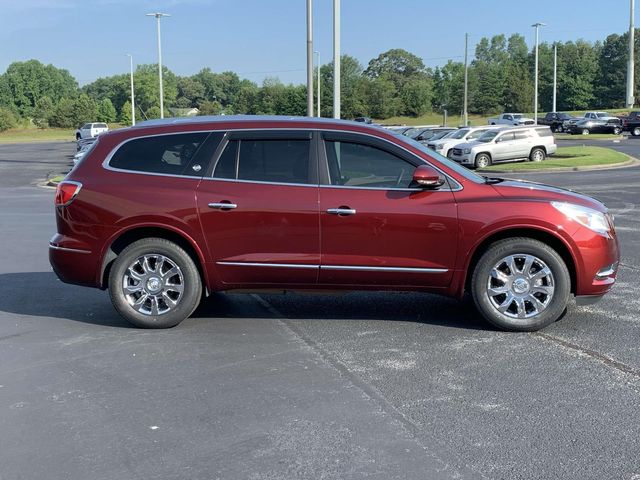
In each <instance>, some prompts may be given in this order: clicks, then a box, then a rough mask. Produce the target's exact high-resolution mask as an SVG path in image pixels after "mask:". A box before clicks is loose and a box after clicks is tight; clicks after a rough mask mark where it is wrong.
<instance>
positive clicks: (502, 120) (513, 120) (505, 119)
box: [487, 113, 536, 126]
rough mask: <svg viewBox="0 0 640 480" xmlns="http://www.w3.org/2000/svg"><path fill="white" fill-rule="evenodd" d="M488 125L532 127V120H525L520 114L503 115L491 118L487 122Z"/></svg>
mask: <svg viewBox="0 0 640 480" xmlns="http://www.w3.org/2000/svg"><path fill="white" fill-rule="evenodd" d="M487 123H488V124H489V125H515V126H520V125H533V124H534V123H536V122H534V121H533V119H532V118H527V117H525V116H524V115H523V114H521V113H503V114H502V115H500V116H498V117H491V118H490V119H489V120H487Z"/></svg>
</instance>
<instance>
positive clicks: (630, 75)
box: [627, 0, 635, 108]
mask: <svg viewBox="0 0 640 480" xmlns="http://www.w3.org/2000/svg"><path fill="white" fill-rule="evenodd" d="M634 4H635V1H634V0H630V1H629V7H630V9H629V64H628V66H627V108H633V104H634V103H635V98H634V92H633V87H634V69H635V59H634V55H635V53H634V42H635V38H634V37H635V25H634V24H635V22H634V19H633V16H634V10H635V6H634Z"/></svg>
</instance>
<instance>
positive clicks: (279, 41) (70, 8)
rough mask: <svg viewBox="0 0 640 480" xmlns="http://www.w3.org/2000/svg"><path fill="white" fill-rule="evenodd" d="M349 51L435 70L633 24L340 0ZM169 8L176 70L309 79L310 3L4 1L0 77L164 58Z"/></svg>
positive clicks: (325, 56) (500, 3) (322, 42)
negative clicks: (32, 65) (402, 53)
mask: <svg viewBox="0 0 640 480" xmlns="http://www.w3.org/2000/svg"><path fill="white" fill-rule="evenodd" d="M341 4H342V8H341V12H342V29H341V33H342V36H341V37H342V40H341V42H342V53H343V54H348V55H351V56H354V57H356V58H357V59H358V60H359V61H360V62H361V63H362V64H363V66H364V67H366V65H367V63H368V62H369V60H371V59H372V58H375V57H377V56H378V55H379V54H380V53H382V52H384V51H386V50H389V49H392V48H403V49H405V50H408V51H410V52H411V53H414V54H415V55H417V56H418V57H420V58H422V59H423V61H424V63H425V64H426V65H427V66H429V67H435V66H437V65H443V64H445V63H446V62H447V60H448V59H452V60H456V61H462V59H463V54H464V34H465V32H467V33H469V48H470V52H471V53H473V47H474V46H475V44H476V43H477V42H478V41H479V40H480V38H482V37H483V36H491V35H496V34H500V33H504V34H506V35H507V36H508V35H509V34H511V33H520V34H522V35H523V36H524V37H525V39H526V40H527V43H528V44H529V45H530V46H532V45H533V43H534V29H533V28H532V27H531V24H532V23H535V22H544V23H546V24H547V26H546V27H543V28H541V29H540V41H541V42H543V41H547V42H553V41H556V40H559V41H567V40H577V39H580V38H581V39H585V40H589V41H596V40H603V39H604V38H606V36H607V35H609V34H610V33H623V32H624V31H626V30H627V29H628V26H629V0H535V1H526V0H455V1H443V0H402V1H399V0H342V1H341ZM157 11H159V12H165V13H168V14H170V15H171V17H168V18H164V19H163V20H162V57H163V64H165V65H166V66H167V67H169V68H170V69H171V70H172V71H173V72H175V73H177V74H179V75H192V74H194V73H197V72H198V71H199V70H200V69H202V68H203V67H209V68H211V69H212V70H213V71H215V72H221V71H226V70H232V71H235V72H236V73H238V74H239V75H240V77H242V78H248V79H250V80H253V81H255V82H257V83H261V82H262V81H263V79H264V78H266V77H278V78H280V80H282V81H283V82H285V83H304V82H305V81H306V80H305V75H306V73H305V72H306V70H305V62H306V0H0V72H4V71H5V70H6V68H7V66H8V65H9V64H11V63H12V62H14V61H23V60H28V59H31V58H35V59H38V60H40V61H41V62H43V63H52V64H54V65H55V66H57V67H59V68H66V69H67V70H69V71H70V72H71V74H72V75H73V76H74V77H75V78H76V79H77V80H78V82H79V83H80V85H84V84H87V83H90V82H92V81H93V80H95V79H96V78H99V77H102V76H108V75H114V74H118V73H126V72H128V70H129V58H128V57H127V56H126V54H127V53H131V54H132V55H133V57H134V62H135V63H136V64H142V63H156V62H157V46H156V45H157V44H156V42H157V40H156V23H155V22H156V21H155V19H154V18H152V17H146V16H145V13H150V12H157ZM332 15H333V0H313V16H314V21H313V27H314V28H313V31H314V50H318V51H319V52H320V57H321V58H320V60H321V63H323V64H324V63H328V62H329V61H330V60H331V59H332V58H333V45H332V39H333V23H332Z"/></svg>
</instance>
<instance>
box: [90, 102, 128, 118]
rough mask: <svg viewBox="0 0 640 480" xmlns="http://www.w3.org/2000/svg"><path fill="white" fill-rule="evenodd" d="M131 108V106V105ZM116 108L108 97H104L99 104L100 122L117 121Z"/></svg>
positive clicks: (98, 116)
mask: <svg viewBox="0 0 640 480" xmlns="http://www.w3.org/2000/svg"><path fill="white" fill-rule="evenodd" d="M129 108H131V106H129ZM116 115H117V112H116V108H115V107H114V106H113V103H111V100H109V99H108V98H105V99H103V100H102V101H101V102H100V104H99V105H98V115H97V117H96V118H97V119H98V121H99V122H105V123H111V122H115V121H116Z"/></svg>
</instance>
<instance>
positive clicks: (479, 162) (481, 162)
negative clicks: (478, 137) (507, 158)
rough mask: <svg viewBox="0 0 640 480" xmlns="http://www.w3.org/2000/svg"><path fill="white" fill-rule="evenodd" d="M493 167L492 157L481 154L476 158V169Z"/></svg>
mask: <svg viewBox="0 0 640 480" xmlns="http://www.w3.org/2000/svg"><path fill="white" fill-rule="evenodd" d="M490 165H491V157H490V156H489V155H488V154H486V153H480V154H478V155H477V156H476V161H475V167H476V168H486V167H488V166H490Z"/></svg>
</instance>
